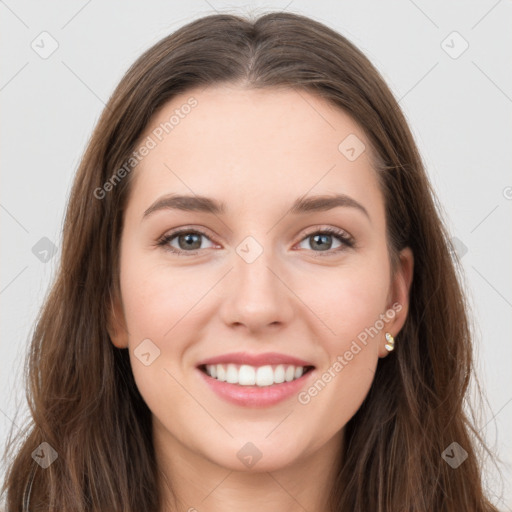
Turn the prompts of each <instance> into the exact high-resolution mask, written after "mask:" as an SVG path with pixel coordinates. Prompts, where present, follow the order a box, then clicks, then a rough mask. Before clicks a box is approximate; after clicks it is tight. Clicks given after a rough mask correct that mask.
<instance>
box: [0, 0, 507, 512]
mask: <svg viewBox="0 0 512 512" xmlns="http://www.w3.org/2000/svg"><path fill="white" fill-rule="evenodd" d="M285 9H286V10H288V11H291V12H298V13H302V14H306V15H309V16H311V17H313V18H315V19H317V20H318V21H321V22H324V23H326V24H327V25H329V26H331V27H332V28H334V29H335V30H338V31H339V32H341V33H342V34H343V35H345V36H346V37H347V38H349V39H350V40H351V41H352V42H354V43H355V44H356V45H357V46H358V47H359V48H360V49H361V50H363V51H364V52H365V53H366V55H367V56H368V57H369V58H370V60H371V61H372V62H373V63H374V64H375V65H376V67H377V68H378V69H379V70H380V72H381V73H382V74H383V76H384V78H385V79H386V80H387V82H388V83H389V85H390V87H391V88H392V90H393V92H394V94H395V95H396V97H397V98H398V99H400V105H401V106H402V108H403V110H404V112H405V114H406V116H407V118H408V120H409V123H410V125H411V128H412V130H413V133H414V135H415V137H416V141H417V143H418V145H419V148H420V151H421V153H422V156H423V158H424V161H425V163H426V165H427V169H428V172H429V175H430V177H431V180H432V182H433V184H434V187H435V189H436V190H437V193H438V196H439V198H440V200H441V203H442V204H443V207H444V210H445V212H446V218H447V221H448V225H449V227H450V229H451V232H452V235H453V236H454V237H456V238H457V239H458V240H459V241H458V242H456V246H457V247H458V250H459V253H460V255H461V256H462V262H463V265H464V268H465V274H466V279H467V284H468V294H469V296H470V300H471V302H472V304H473V308H474V320H475V323H476V325H477V330H476V338H475V345H476V359H477V365H478V368H479V378H480V381H481V383H482V385H483V388H484V391H485V392H486V394H487V396H488V404H487V405H486V406H485V407H484V408H483V409H482V414H481V416H482V418H481V422H480V425H479V428H481V432H482V433H483V434H484V435H485V436H486V439H487V440H488V442H489V444H490V445H491V447H492V448H493V449H494V450H496V451H498V452H499V453H500V455H501V457H502V459H503V461H504V463H505V464H504V465H500V466H499V467H500V469H501V471H502V472H503V482H502V481H501V480H500V477H499V475H498V474H497V473H496V470H495V468H494V467H493V466H492V464H491V465H489V466H488V469H487V471H486V481H487V482H488V483H487V485H488V487H489V488H490V492H491V494H492V495H494V496H495V498H494V499H495V502H496V503H497V504H499V506H500V508H501V509H502V510H512V489H511V487H510V484H509V482H510V481H511V480H512V471H511V462H512V457H511V451H512V450H511V448H512V442H511V435H510V432H512V385H511V384H512V376H511V374H512V372H511V361H512V357H511V356H512V344H511V342H510V333H511V309H512V289H511V267H510V261H511V252H512V251H511V237H510V227H511V215H510V214H511V209H512V175H511V174H510V166H511V161H512V155H511V146H512V138H511V132H512V126H511V122H510V121H511V118H510V114H511V110H512V70H511V66H510V63H511V62H512V55H511V54H512V31H511V30H510V27H511V18H512V16H511V14H512V2H511V1H510V0H501V1H496V0H485V1H483V0H482V1H479V2H476V1H471V2H469V1H452V2H450V3H448V2H441V1H435V2H432V1H431V2H427V1H426V0H415V1H412V0H401V1H396V2H391V1H386V2H380V1H377V0H373V1H370V0H365V1H357V2H356V1H341V2H340V1H338V2H335V1H327V0H323V1H317V2H314V3H313V2H306V1H301V0H292V1H291V2H290V1H289V0H284V1H274V2H266V3H263V2H252V3H245V2H243V3H242V2H240V3H238V4H236V3H229V4H228V3H223V2H221V1H214V0H210V1H206V0H195V1H191V2H188V3H187V5H185V3H184V2H178V1H166V2H164V1H152V2H135V1H124V2H120V1H113V0H110V1H103V2H99V1H97V0H96V1H93V0H89V1H78V0H74V1H64V0H61V1H53V2H36V1H15V0H6V1H0V16H1V18H0V27H1V28H0V30H1V33H2V36H3V40H2V43H3V44H2V47H1V58H2V64H1V68H0V101H1V107H2V114H3V120H2V121H3V122H2V124H1V172H2V176H1V184H2V186H1V193H0V223H1V230H2V244H1V260H2V271H1V276H0V307H1V312H2V323H1V339H0V344H1V345H0V347H1V356H0V389H1V396H0V442H1V443H2V444H3V443H4V441H5V439H6V436H7V432H8V428H9V427H10V425H11V422H12V421H13V420H14V421H15V422H16V424H17V425H18V426H19V425H21V424H22V423H23V418H24V417H25V414H26V405H25V399H24V388H23V383H22V380H21V378H22V364H23V359H22V358H23V355H24V351H25V349H26V346H27V343H28V337H29V334H30V333H31V331H32V328H33V323H34V320H35V317H36V315H37V312H38V310H39V307H40V305H41V303H42V300H43V298H44V296H45V293H46V292H47V289H48V285H49V283H50V280H51V278H52V276H53V275H54V273H55V269H56V267H57V261H58V258H59V253H58V252H57V254H56V255H55V256H54V257H53V258H51V259H50V260H49V261H48V262H47V263H44V262H42V261H40V259H39V258H38V257H36V255H35V254H34V253H33V252H32V248H33V246H34V245H35V244H36V243H37V242H38V241H39V240H40V239H41V238H43V237H47V238H49V239H50V240H51V241H52V242H53V243H54V244H55V245H56V247H57V249H59V250H60V242H61V226H62V219H63V215H64V207H65V204H66V201H67V196H68V193H69V190H70V185H71V182H72V179H73V176H74V172H75V171H76V168H77V165H78V162H79V160H80V157H81V155H82V152H83V150H84V149H85V145H86V143H87V140H88V138H89V136H90V134H91V132H92V130H93V127H94V125H95V123H96V122H97V120H98V118H99V115H100V112H101V110H102V109H103V107H104V103H105V102H106V101H107V99H108V97H109V96H110V94H111V93H112V91H113V89H114V87H115V86H116V85H117V83H118V81H119V80H120V79H121V77H122V75H123V73H124V72H125V71H126V69H127V68H128V66H129V65H130V64H131V63H132V62H133V61H134V60H135V59H136V58H137V57H138V56H139V55H140V54H141V53H142V51H143V50H145V49H147V48H148V47H150V46H151V45H153V44H154V43H156V42H157V41H158V40H159V39H161V38H162V37H164V36H166V35H168V34H169V33H170V32H172V31H174V30H175V29H177V28H178V27H180V26H182V25H183V24H185V23H187V22H189V21H191V20H193V19H195V18H197V17H199V16H202V15H206V14H211V13H214V12H215V11H219V12H232V13H242V14H248V13H255V14H260V13H263V12H265V11H267V10H285ZM43 31H47V32H48V33H49V34H51V37H52V38H54V39H55V40H56V41H57V43H58V48H57V50H56V51H55V52H54V53H53V54H52V55H51V56H49V57H48V58H46V59H43V58H41V57H40V55H39V54H38V53H36V51H34V50H33V49H32V47H31V44H32V42H33V41H35V43H34V45H35V44H39V45H40V46H41V45H42V43H41V42H39V43H38V41H40V39H41V38H40V37H39V35H40V34H41V32H43ZM453 31H457V32H458V33H459V34H460V35H461V36H462V38H464V40H465V41H467V43H468V44H469V48H468V49H467V50H466V51H465V52H464V53H462V54H461V55H460V56H458V58H453V56H454V55H455V54H457V53H458V52H459V51H460V50H461V49H462V48H463V46H462V45H463V44H464V42H463V40H461V39H457V36H453V35H450V34H452V33H453ZM448 36H450V37H448ZM447 37H448V39H446V38H447ZM443 41H445V43H443ZM48 47H49V45H48V44H46V45H45V48H48ZM450 47H451V48H450ZM445 50H448V51H449V52H451V53H452V56H450V55H449V54H448V53H447V51H445ZM77 236H80V235H79V233H77ZM16 414H18V415H17V416H16ZM1 474H3V470H2V473H0V475H1ZM0 481H1V478H0Z"/></svg>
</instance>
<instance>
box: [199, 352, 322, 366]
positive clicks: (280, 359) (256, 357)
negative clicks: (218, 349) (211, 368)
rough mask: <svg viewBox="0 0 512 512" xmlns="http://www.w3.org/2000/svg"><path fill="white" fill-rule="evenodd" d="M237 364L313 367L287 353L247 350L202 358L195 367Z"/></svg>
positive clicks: (309, 363)
mask: <svg viewBox="0 0 512 512" xmlns="http://www.w3.org/2000/svg"><path fill="white" fill-rule="evenodd" d="M230 363H231V364H237V365H249V366H266V365H278V364H283V365H292V366H303V367H314V364H312V363H311V362H309V361H306V360H305V359H299V358H297V357H294V356H290V355H287V354H279V353H278V352H266V353H263V354H250V353H248V352H233V353H229V354H223V355H219V356H215V357H210V358H208V359H204V360H203V361H200V362H199V363H198V364H197V367H198V368H200V367H205V366H206V365H214V364H230Z"/></svg>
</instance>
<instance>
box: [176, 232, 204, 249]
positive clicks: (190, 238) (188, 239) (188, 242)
mask: <svg viewBox="0 0 512 512" xmlns="http://www.w3.org/2000/svg"><path fill="white" fill-rule="evenodd" d="M194 238H195V240H194ZM182 240H185V243H184V244H182V243H181V241H182ZM179 241H180V244H179V245H180V248H183V247H185V248H188V249H191V248H192V249H199V248H200V247H201V240H200V235H198V234H197V233H188V234H186V235H181V236H180V237H179ZM194 242H195V243H196V244H197V245H198V246H197V247H192V246H193V244H194Z"/></svg>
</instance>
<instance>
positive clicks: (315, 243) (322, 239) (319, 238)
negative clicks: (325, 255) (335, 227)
mask: <svg viewBox="0 0 512 512" xmlns="http://www.w3.org/2000/svg"><path fill="white" fill-rule="evenodd" d="M330 236H331V235H314V236H313V240H314V243H313V246H317V247H318V245H317V241H318V240H320V242H319V243H320V244H322V243H324V244H327V245H328V247H327V248H326V249H330V247H331V245H332V244H329V243H328V242H327V241H326V239H329V238H330ZM320 248H321V247H320Z"/></svg>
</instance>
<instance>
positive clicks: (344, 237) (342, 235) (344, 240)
mask: <svg viewBox="0 0 512 512" xmlns="http://www.w3.org/2000/svg"><path fill="white" fill-rule="evenodd" d="M183 234H195V235H202V236H204V237H206V238H208V239H209V240H210V237H209V236H208V235H207V234H206V233H203V232H202V231H200V230H197V229H190V228H189V229H187V228H184V229H179V230H176V231H173V232H171V233H168V234H166V235H164V236H162V237H161V238H160V239H159V240H158V241H157V243H156V245H157V246H158V247H163V248H164V250H166V251H169V252H171V253H173V254H176V255H177V256H195V255H196V254H198V252H199V251H201V250H202V249H199V250H196V251H183V250H179V249H176V248H174V247H171V246H170V245H169V243H170V242H171V240H173V239H174V238H176V237H177V236H179V235H183ZM313 235H332V236H335V237H336V238H338V239H339V241H340V242H341V244H342V245H341V246H340V247H338V248H336V249H328V250H327V251H313V252H315V253H318V254H317V255H318V256H320V257H329V256H334V255H335V254H337V253H339V252H340V251H343V250H345V249H346V248H347V247H348V248H354V247H355V240H354V238H352V237H351V236H350V235H348V234H347V233H346V232H345V231H343V230H341V229H337V228H332V227H328V228H324V229H321V230H317V231H312V232H311V233H308V234H307V235H305V236H304V237H303V238H302V239H301V240H300V242H302V241H304V240H306V239H307V238H309V237H311V236H313Z"/></svg>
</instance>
